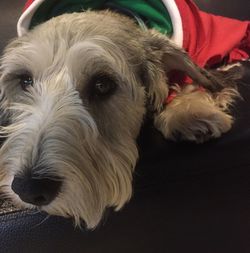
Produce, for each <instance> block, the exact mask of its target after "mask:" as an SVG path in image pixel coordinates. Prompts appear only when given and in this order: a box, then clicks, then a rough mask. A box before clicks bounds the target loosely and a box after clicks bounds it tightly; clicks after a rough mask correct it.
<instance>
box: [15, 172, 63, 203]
mask: <svg viewBox="0 0 250 253" xmlns="http://www.w3.org/2000/svg"><path fill="white" fill-rule="evenodd" d="M61 185H62V182H61V181H60V180H52V179H48V178H43V179H35V178H32V177H31V176H27V175H24V176H15V177H14V180H13V182H12V185H11V188H12V190H13V191H14V192H15V193H16V194H17V195H18V196H19V197H20V199H21V200H23V201H24V202H26V203H30V204H33V205H36V206H43V205H48V204H49V203H51V201H52V200H53V199H55V197H56V196H57V194H58V193H59V191H60V188H61Z"/></svg>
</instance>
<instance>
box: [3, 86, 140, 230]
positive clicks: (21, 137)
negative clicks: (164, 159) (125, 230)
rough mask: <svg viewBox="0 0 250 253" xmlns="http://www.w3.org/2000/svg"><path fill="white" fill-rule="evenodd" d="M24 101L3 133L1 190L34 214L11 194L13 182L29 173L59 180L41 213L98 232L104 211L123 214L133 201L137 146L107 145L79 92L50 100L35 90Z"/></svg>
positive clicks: (131, 142)
mask: <svg viewBox="0 0 250 253" xmlns="http://www.w3.org/2000/svg"><path fill="white" fill-rule="evenodd" d="M41 87H42V86H41ZM58 97H60V99H57V98H58ZM25 100H26V103H16V104H12V105H11V106H10V107H9V108H8V109H9V113H10V115H12V123H11V124H10V125H8V126H6V127H3V128H2V130H1V132H2V134H4V135H6V136H7V139H6V141H5V143H4V144H3V146H2V148H1V154H0V155H1V168H2V175H3V176H2V177H3V179H1V185H4V186H3V187H1V189H2V190H3V191H4V193H5V195H7V197H9V198H11V199H12V201H13V202H15V203H16V204H18V205H21V206H23V207H28V208H34V207H35V206H34V205H31V204H28V203H25V202H23V201H22V200H21V199H20V198H19V197H18V195H17V194H15V193H14V192H13V191H12V190H11V183H12V180H13V178H14V176H16V175H19V174H22V173H23V171H24V169H26V170H30V172H31V173H32V174H34V175H36V177H37V178H50V177H52V178H58V180H61V181H62V187H61V189H60V192H59V193H58V195H57V197H56V198H55V199H54V200H53V201H52V202H51V203H49V204H48V205H45V206H41V207H39V209H41V210H43V211H46V212H48V213H49V214H54V215H60V216H64V217H72V218H73V219H74V221H75V224H76V225H80V224H81V221H82V220H84V221H85V223H86V225H87V227H88V228H93V227H95V226H96V225H97V224H98V223H99V222H100V220H101V217H102V214H103V212H104V210H105V208H106V207H109V206H114V207H115V208H116V209H120V208H121V207H122V206H123V205H124V204H125V203H126V202H127V201H128V200H129V199H130V197H131V193H132V186H131V181H132V172H133V169H134V167H135V164H136V160H137V157H138V154H137V148H136V144H135V140H134V139H133V138H131V137H129V136H126V137H125V138H124V137H123V136H121V140H120V141H117V142H113V143H110V141H109V140H108V139H105V137H103V136H102V135H101V134H100V133H99V131H98V127H97V125H96V123H95V120H94V119H93V118H92V117H91V115H90V114H89V113H88V111H87V110H86V109H85V108H84V106H83V105H82V102H81V100H80V98H79V97H78V94H77V92H74V91H72V92H71V91H69V90H67V92H63V91H62V93H60V94H59V93H57V94H54V95H53V96H52V95H51V93H50V94H48V93H47V94H46V92H44V90H40V91H39V92H38V91H35V90H34V89H33V90H31V91H30V93H29V94H28V95H27V97H26V99H25ZM45 100H46V103H45V102H44V101H45ZM38 168H39V170H38ZM41 168H42V169H41Z"/></svg>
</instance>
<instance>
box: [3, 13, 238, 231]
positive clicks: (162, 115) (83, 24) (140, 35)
mask: <svg viewBox="0 0 250 253" xmlns="http://www.w3.org/2000/svg"><path fill="white" fill-rule="evenodd" d="M172 69H178V70H181V71H184V72H186V73H187V74H188V75H189V76H191V77H192V78H193V80H195V81H196V82H197V83H199V84H203V86H204V87H207V88H210V89H212V90H215V89H217V88H221V87H222V86H223V85H221V83H220V82H219V81H218V80H217V78H216V77H215V76H214V75H212V74H210V73H209V72H207V71H206V70H203V69H200V68H198V67H197V66H196V65H195V64H193V63H192V61H191V60H190V59H189V58H188V56H187V54H186V53H185V52H183V51H182V50H181V49H179V48H177V47H176V46H175V45H173V44H172V43H171V42H170V41H169V40H168V39H167V38H166V37H165V36H163V35H161V34H159V33H157V32H155V31H150V30H149V31H142V30H141V29H140V28H138V27H137V25H136V24H135V23H134V22H133V21H131V20H130V19H129V18H127V17H123V16H120V15H118V14H114V13H111V12H108V11H107V12H99V13H98V12H85V13H78V14H77V13H74V14H65V15H62V16H60V17H57V18H53V19H51V20H50V21H48V22H46V23H44V24H42V25H39V26H37V27H36V28H35V29H34V30H32V31H31V32H29V33H28V34H27V35H25V36H23V37H21V38H18V39H16V40H14V41H13V42H12V43H10V45H9V46H8V47H7V49H6V51H5V54H4V56H3V58H2V61H1V73H2V74H1V79H0V88H1V90H2V92H3V94H4V99H3V100H2V102H1V108H2V111H3V113H2V118H3V119H4V118H8V121H9V123H8V124H7V125H6V126H3V127H2V129H1V133H2V135H3V136H5V137H6V138H7V139H6V141H5V142H4V144H3V146H2V148H1V150H0V156H1V159H0V168H1V170H0V177H1V181H0V187H1V185H2V189H3V191H4V193H5V194H6V195H7V196H8V197H9V198H11V199H12V200H13V201H14V202H15V203H19V204H21V206H24V207H29V208H30V207H31V208H33V207H34V206H32V205H30V204H27V203H24V202H23V201H21V200H20V198H19V197H18V196H17V195H16V194H14V193H13V191H12V190H11V182H12V180H13V177H14V176H16V175H19V174H22V173H24V172H25V171H29V172H30V173H32V175H33V177H35V178H50V177H53V178H57V179H58V180H61V181H62V188H61V191H60V193H59V195H58V196H57V197H56V199H55V200H53V201H52V202H51V203H50V204H49V205H47V206H42V207H40V209H41V210H44V211H46V212H48V213H49V214H58V215H61V216H66V217H67V216H70V217H73V218H74V220H75V223H76V224H77V225H79V224H80V221H81V220H84V221H85V222H86V224H87V226H88V227H89V228H93V227H95V226H96V225H97V224H98V222H99V221H100V219H101V217H102V214H103V211H104V210H105V208H106V207H109V206H114V207H115V208H116V209H117V210H118V209H120V208H121V207H122V206H123V205H124V204H125V203H126V202H127V201H128V200H129V199H130V197H131V194H132V185H131V182H132V173H133V170H134V168H135V165H136V161H137V158H138V152H137V147H136V138H137V135H138V133H139V131H140V127H141V125H142V122H143V117H144V114H145V112H146V106H149V107H148V108H149V109H150V110H152V111H153V112H154V113H155V125H156V127H157V128H158V129H160V130H161V131H162V133H163V134H164V136H165V137H167V138H173V137H174V135H175V133H176V132H177V131H179V132H180V133H181V134H182V136H183V138H184V139H189V140H194V141H202V140H205V139H207V138H208V137H218V136H220V135H221V133H223V132H225V131H228V130H229V129H230V127H231V124H232V118H231V116H230V115H229V114H227V113H226V112H225V111H226V110H227V109H228V105H229V104H231V103H232V102H233V97H234V95H235V94H237V92H236V91H235V90H234V89H231V90H229V89H227V88H225V89H224V90H222V91H221V92H219V93H216V95H213V94H212V93H210V92H209V93H207V92H204V93H200V92H193V91H190V90H189V91H187V90H183V91H181V93H180V94H179V96H178V97H177V98H176V100H174V101H173V102H172V103H171V104H169V105H167V106H166V107H165V108H163V104H164V100H165V99H166V97H167V95H168V92H169V86H168V78H167V73H168V72H169V71H171V70H172ZM24 72H29V73H32V76H33V78H34V85H33V87H31V88H29V90H28V91H27V92H25V91H23V90H22V89H21V87H20V85H19V83H18V79H17V76H18V74H20V73H24ZM100 73H101V74H104V75H109V76H112V78H113V80H115V81H116V83H117V84H118V88H117V90H116V92H115V94H114V95H112V96H111V97H110V98H108V99H107V100H105V101H102V100H98V99H90V98H89V94H88V92H89V91H88V90H89V87H88V86H89V80H90V79H91V77H92V76H94V75H96V74H100ZM190 87H191V86H190ZM223 94H224V95H223ZM41 168H42V169H41Z"/></svg>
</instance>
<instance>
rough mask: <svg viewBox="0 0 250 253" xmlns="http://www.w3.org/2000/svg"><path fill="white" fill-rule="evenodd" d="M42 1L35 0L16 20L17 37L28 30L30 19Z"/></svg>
mask: <svg viewBox="0 0 250 253" xmlns="http://www.w3.org/2000/svg"><path fill="white" fill-rule="evenodd" d="M44 1H45V0H35V1H34V2H33V3H32V4H31V5H30V6H29V7H28V8H27V9H26V10H25V11H24V13H23V14H22V15H21V17H20V18H19V20H18V22H17V34H18V36H19V37H20V36H23V35H24V34H25V33H27V32H28V30H29V26H30V21H31V19H32V17H33V15H34V13H35V12H36V10H37V9H38V7H39V6H40V5H41V4H42V3H43V2H44Z"/></svg>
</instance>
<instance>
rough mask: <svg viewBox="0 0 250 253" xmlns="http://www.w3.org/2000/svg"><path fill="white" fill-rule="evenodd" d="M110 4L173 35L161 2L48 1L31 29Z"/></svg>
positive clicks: (36, 14) (153, 0)
mask: <svg viewBox="0 0 250 253" xmlns="http://www.w3.org/2000/svg"><path fill="white" fill-rule="evenodd" d="M108 4H113V5H115V6H119V7H121V8H124V9H127V10H130V11H132V12H133V13H134V14H135V15H136V16H139V17H140V18H141V19H142V20H143V21H144V22H145V24H146V26H147V27H148V28H154V29H156V30H158V31H160V32H161V33H163V34H166V35H168V36H171V35H172V34H173V26H172V23H171V18H170V16H169V13H168V11H167V9H166V7H165V6H164V4H163V3H162V1H161V0H144V1H143V0H54V1H53V0H46V1H45V2H43V3H42V4H41V5H40V7H39V8H38V10H37V11H36V13H35V14H34V16H33V17H32V20H31V27H33V26H35V25H37V24H40V23H43V22H45V21H46V20H49V19H50V18H52V17H56V16H59V15H61V14H63V13H72V12H80V11H83V10H87V9H91V10H102V9H105V5H108ZM106 8H107V7H106Z"/></svg>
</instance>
